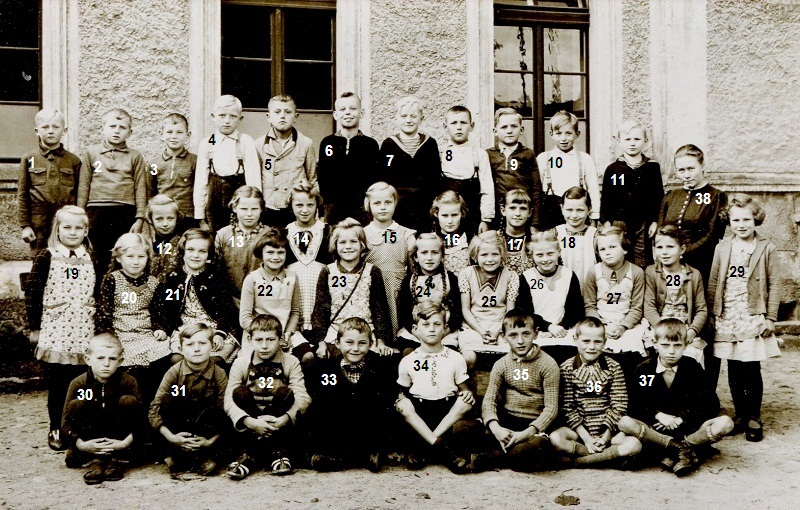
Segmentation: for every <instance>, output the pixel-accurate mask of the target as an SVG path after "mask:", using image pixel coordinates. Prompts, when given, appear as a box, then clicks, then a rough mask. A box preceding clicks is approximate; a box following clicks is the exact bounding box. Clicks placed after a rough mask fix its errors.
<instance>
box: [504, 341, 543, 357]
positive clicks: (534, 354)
mask: <svg viewBox="0 0 800 510" xmlns="http://www.w3.org/2000/svg"><path fill="white" fill-rule="evenodd" d="M540 352H541V351H540V349H539V346H538V345H537V344H533V346H532V347H531V350H529V351H528V352H526V353H525V354H524V355H522V356H515V355H514V354H512V355H511V358H512V359H513V360H514V361H531V360H533V359H535V358H536V357H537V356H539V353H540Z"/></svg>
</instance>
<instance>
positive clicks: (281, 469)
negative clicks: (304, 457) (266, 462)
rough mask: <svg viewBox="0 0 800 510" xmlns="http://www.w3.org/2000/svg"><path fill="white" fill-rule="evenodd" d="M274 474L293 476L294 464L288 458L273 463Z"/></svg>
mask: <svg viewBox="0 0 800 510" xmlns="http://www.w3.org/2000/svg"><path fill="white" fill-rule="evenodd" d="M272 474H273V475H276V476H284V475H291V474H292V464H291V462H289V459H287V458H286V457H281V458H279V459H275V460H274V461H272Z"/></svg>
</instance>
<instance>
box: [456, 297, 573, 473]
mask: <svg viewBox="0 0 800 510" xmlns="http://www.w3.org/2000/svg"><path fill="white" fill-rule="evenodd" d="M536 334H537V329H536V326H535V325H534V321H533V316H531V315H530V314H528V313H526V312H524V311H522V310H520V309H518V308H515V309H513V310H510V311H509V312H508V313H507V314H506V316H505V317H504V318H503V329H502V335H503V337H504V338H505V340H506V341H507V342H508V345H509V347H510V349H511V352H509V353H508V354H506V355H505V356H503V357H502V358H500V359H499V360H497V361H496V362H495V364H494V366H493V367H492V372H491V374H490V375H489V385H488V386H487V388H486V395H484V397H483V409H482V411H483V412H482V416H483V423H484V425H485V426H486V428H487V429H489V431H490V432H491V433H492V435H493V436H494V439H495V440H496V441H497V443H499V447H500V449H498V448H497V447H498V444H496V443H494V442H493V444H492V447H491V449H490V450H489V451H488V452H486V453H485V454H483V455H481V454H479V455H477V456H474V457H473V463H472V464H473V466H472V467H473V470H474V471H483V470H485V469H489V468H490V467H492V466H490V463H491V464H494V463H495V462H499V464H500V465H503V464H505V465H506V466H508V467H510V468H511V469H513V470H514V471H532V470H535V469H537V468H540V467H541V466H542V464H543V461H544V455H545V454H546V453H547V452H548V451H549V450H550V443H549V441H548V440H547V436H546V435H545V431H546V430H547V429H548V428H549V427H550V425H551V424H552V423H553V420H555V418H556V414H557V413H558V383H559V371H558V364H556V362H555V360H554V359H553V358H551V357H550V356H549V355H548V354H547V353H545V352H544V351H542V350H541V349H540V348H539V346H538V345H536V344H535V343H534V339H535V338H536ZM500 450H502V452H501V451H500Z"/></svg>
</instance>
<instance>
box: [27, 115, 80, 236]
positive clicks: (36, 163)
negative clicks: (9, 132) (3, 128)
mask: <svg viewBox="0 0 800 510" xmlns="http://www.w3.org/2000/svg"><path fill="white" fill-rule="evenodd" d="M34 120H35V122H36V127H35V128H33V130H34V132H36V136H37V137H38V139H39V148H38V150H34V151H30V152H26V153H25V155H24V156H22V159H21V160H20V162H19V184H18V186H17V205H18V218H19V226H20V228H21V229H22V240H23V241H24V242H26V243H28V244H30V245H31V248H32V249H33V250H34V251H39V250H43V249H45V248H47V238H48V237H49V236H50V227H51V225H52V223H53V216H54V215H55V213H56V211H58V210H59V209H61V208H62V207H63V206H65V205H74V204H75V202H76V200H77V198H78V178H79V176H80V171H81V160H80V158H79V157H78V156H76V155H75V154H73V153H71V152H69V151H67V150H65V149H64V145H63V144H62V143H61V137H62V136H64V132H65V131H66V130H67V128H66V127H65V126H64V115H62V114H61V112H59V111H58V110H53V109H51V108H46V109H44V110H40V111H39V113H37V114H36V117H35V119H34Z"/></svg>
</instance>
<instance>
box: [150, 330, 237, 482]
mask: <svg viewBox="0 0 800 510" xmlns="http://www.w3.org/2000/svg"><path fill="white" fill-rule="evenodd" d="M179 337H180V346H181V354H183V360H181V361H180V362H178V363H176V364H175V365H173V366H172V368H170V369H169V370H167V373H166V374H164V378H163V379H162V380H161V385H160V386H159V387H158V391H157V392H156V396H155V398H154V399H153V402H152V403H151V404H150V414H149V418H150V425H152V426H153V429H155V430H157V431H158V432H159V433H160V434H161V435H162V436H164V439H166V440H167V442H168V443H169V448H168V449H169V456H168V457H167V458H166V459H165V460H164V464H166V465H167V468H168V469H169V472H170V474H171V475H173V476H174V475H176V474H178V473H181V472H183V471H186V470H192V471H197V473H198V474H200V475H203V476H209V475H211V474H213V473H214V471H216V469H217V463H216V461H215V460H214V458H215V456H216V455H215V451H216V450H217V449H218V445H217V443H218V442H219V438H220V434H221V433H222V432H223V431H224V429H225V421H226V420H225V413H224V411H223V397H224V395H225V388H226V387H227V385H228V378H227V377H226V376H225V372H224V371H223V370H222V369H221V368H220V367H218V366H217V365H216V364H215V363H214V360H212V359H211V350H212V348H213V345H214V342H213V340H212V339H213V337H214V330H213V329H211V328H210V327H209V326H207V325H205V324H203V323H202V322H195V323H192V324H189V325H187V326H185V327H183V328H182V329H181V330H180V333H179Z"/></svg>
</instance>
